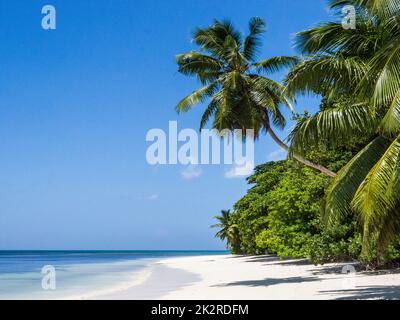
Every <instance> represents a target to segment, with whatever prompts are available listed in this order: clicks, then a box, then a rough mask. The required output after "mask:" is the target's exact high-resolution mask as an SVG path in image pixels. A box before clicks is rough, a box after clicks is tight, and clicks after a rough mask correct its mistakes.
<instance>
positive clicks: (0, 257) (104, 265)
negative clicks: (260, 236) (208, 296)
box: [0, 251, 226, 299]
mask: <svg viewBox="0 0 400 320" xmlns="http://www.w3.org/2000/svg"><path fill="white" fill-rule="evenodd" d="M214 254H215V255H217V254H226V252H225V251H0V299H59V298H69V297H77V296H82V295H86V294H88V295H90V294H91V293H93V292H99V291H102V290H103V291H104V290H110V289H112V288H117V287H118V286H121V284H124V283H126V282H127V281H131V282H132V281H135V276H137V277H138V278H139V275H140V273H141V272H143V271H144V270H145V269H146V267H148V265H149V264H150V263H151V262H154V261H157V260H159V259H161V258H168V257H178V256H194V255H214ZM44 266H50V269H47V270H55V277H54V278H51V279H50V280H49V282H46V283H47V285H48V286H49V284H52V283H55V285H56V290H44V289H43V286H42V282H43V281H42V280H43V277H44V276H45V275H48V276H52V275H53V274H52V273H50V274H49V273H42V271H43V272H44V271H45V270H43V267H44ZM52 268H54V269H52ZM53 279H55V282H53ZM48 286H47V287H48ZM45 287H46V285H45ZM47 289H49V288H47Z"/></svg>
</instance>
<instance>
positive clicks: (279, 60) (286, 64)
mask: <svg viewBox="0 0 400 320" xmlns="http://www.w3.org/2000/svg"><path fill="white" fill-rule="evenodd" d="M299 62H300V59H299V58H298V57H290V56H278V57H272V58H269V59H265V60H262V61H260V62H257V63H255V64H254V67H256V68H257V69H258V70H259V71H264V72H267V73H274V72H278V71H280V70H282V69H285V68H293V67H294V66H295V65H296V64H298V63H299Z"/></svg>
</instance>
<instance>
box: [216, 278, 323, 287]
mask: <svg viewBox="0 0 400 320" xmlns="http://www.w3.org/2000/svg"><path fill="white" fill-rule="evenodd" d="M320 280H321V279H319V278H317V277H289V278H266V279H262V280H246V281H235V282H230V283H224V284H219V285H215V286H213V287H233V286H249V287H268V286H273V285H278V284H284V283H303V282H312V281H320Z"/></svg>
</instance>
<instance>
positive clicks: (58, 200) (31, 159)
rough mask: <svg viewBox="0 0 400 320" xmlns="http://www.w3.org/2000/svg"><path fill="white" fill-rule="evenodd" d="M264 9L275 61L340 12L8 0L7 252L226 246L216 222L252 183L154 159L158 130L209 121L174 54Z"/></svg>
mask: <svg viewBox="0 0 400 320" xmlns="http://www.w3.org/2000/svg"><path fill="white" fill-rule="evenodd" d="M45 4H52V5H54V6H55V7H56V10H57V29H56V30H54V31H45V30H43V29H42V28H41V19H42V15H41V8H42V6H43V5H45ZM253 16H260V17H262V18H264V19H265V20H266V22H267V26H268V33H267V34H266V36H265V45H264V47H263V50H262V54H261V55H260V56H261V57H263V58H266V57H269V56H274V55H290V54H293V53H294V51H293V49H292V38H293V34H294V33H295V32H297V31H300V30H302V29H305V28H307V27H310V26H312V25H315V24H316V23H318V22H319V21H321V20H326V19H327V18H328V12H327V9H326V3H325V1H324V0H304V1H295V0H247V1H237V0H230V1H215V0H211V1H209V0H203V1H193V0H192V1H186V0H168V1H164V0H158V1H141V2H136V1H130V0H113V1H110V0H96V1H93V0H80V1H77V0H74V1H67V0H62V1H61V0H47V1H37V0H31V1H25V0H13V1H11V0H1V1H0V38H1V43H2V45H1V49H0V64H1V67H0V69H1V72H0V155H1V156H0V249H223V245H222V243H221V242H220V241H219V240H217V239H214V237H213V234H214V232H215V230H212V229H210V228H209V226H210V225H211V224H212V223H213V222H214V221H213V216H215V215H216V214H218V213H219V211H220V209H228V208H230V207H231V206H232V204H233V203H234V202H235V201H236V200H238V199H239V198H240V197H241V196H242V195H243V194H244V193H245V192H246V190H247V188H248V186H247V184H246V181H245V178H237V179H227V178H226V177H225V174H226V171H227V170H228V169H229V168H226V167H225V166H223V165H221V166H204V167H202V168H201V170H202V171H201V174H200V175H199V176H198V177H195V178H192V179H187V178H185V177H184V176H183V175H182V170H184V169H185V168H183V167H182V166H158V167H152V166H149V165H148V164H147V162H146V158H145V153H146V148H147V146H148V145H149V144H148V143H146V141H145V136H146V133H147V131H148V130H149V129H152V128H162V129H166V128H167V127H168V121H171V120H178V126H179V128H180V129H182V128H195V129H197V128H198V122H199V119H200V116H201V111H202V107H201V106H199V107H196V108H195V110H194V111H193V112H191V113H188V114H185V115H177V114H176V113H175V111H174V106H175V105H176V103H177V102H178V101H179V100H180V98H182V97H183V96H185V95H186V94H188V93H190V92H191V91H193V90H194V89H196V88H197V87H198V84H197V83H196V81H195V80H193V79H188V78H185V77H184V76H182V75H180V74H178V73H177V71H176V65H175V63H174V56H175V54H178V53H183V52H187V51H190V50H192V49H195V47H194V46H193V44H191V41H190V40H191V31H192V30H193V29H194V28H195V27H196V26H207V25H208V24H209V23H210V22H211V21H212V19H214V18H221V19H222V18H229V19H231V20H232V21H233V22H234V23H235V25H236V26H237V27H238V28H239V29H240V30H241V31H242V32H246V31H247V22H248V20H249V18H250V17H253ZM276 79H279V77H278V76H277V78H276ZM316 106H317V100H316V99H300V100H299V103H298V106H297V107H296V108H297V110H298V111H299V112H301V111H302V110H304V108H307V109H308V110H311V111H315V110H316ZM288 127H290V124H289V126H288ZM281 136H282V137H284V136H285V132H282V133H281ZM255 150H256V163H257V164H260V163H263V162H266V161H267V160H270V159H275V158H279V157H282V153H280V152H278V150H279V148H278V147H277V146H276V145H275V144H274V143H273V142H272V141H271V140H270V138H268V137H262V138H261V139H260V141H259V142H257V144H256V149H255Z"/></svg>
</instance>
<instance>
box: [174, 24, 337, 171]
mask: <svg viewBox="0 0 400 320" xmlns="http://www.w3.org/2000/svg"><path fill="white" fill-rule="evenodd" d="M264 32H265V23H264V21H263V20H262V19H261V18H252V19H251V20H250V22H249V34H248V36H247V37H245V38H244V39H243V37H242V35H241V34H240V33H239V32H238V31H237V30H236V29H235V28H234V27H233V26H232V24H231V23H230V22H229V21H218V20H215V21H214V23H213V24H212V25H211V26H210V27H208V28H198V29H196V30H195V32H194V35H193V41H194V43H195V44H196V45H198V46H199V47H200V51H191V52H188V53H185V54H180V55H178V56H177V57H176V62H177V64H178V67H179V72H180V73H182V74H184V75H187V76H194V77H196V78H197V79H198V81H199V82H200V83H201V84H202V87H201V88H200V89H197V90H196V91H194V92H193V93H191V94H190V95H188V96H187V97H185V98H183V99H182V100H181V101H180V102H179V103H178V105H177V107H176V109H177V111H178V112H179V113H181V112H187V111H189V110H190V109H191V108H192V107H193V106H194V105H196V104H198V103H204V102H206V101H209V103H208V105H207V107H206V109H205V111H204V113H203V116H202V119H201V121H200V129H202V128H204V126H205V125H206V124H207V123H208V121H210V120H211V119H213V120H212V127H213V128H214V129H217V130H218V131H219V132H223V130H225V129H229V130H237V129H239V130H241V131H242V133H243V134H246V130H247V129H253V130H254V138H258V137H259V135H260V133H261V132H263V131H264V132H267V133H269V134H270V136H271V137H272V138H273V139H274V141H275V142H277V143H278V144H279V145H280V146H281V147H282V148H283V149H285V150H288V146H287V145H286V144H285V143H284V142H282V141H281V140H280V139H279V138H278V136H277V135H276V134H275V132H274V131H273V130H272V125H274V126H276V127H278V128H283V127H284V126H285V118H284V116H283V114H282V112H281V107H282V106H283V107H286V108H288V109H290V110H291V111H293V108H292V105H291V101H292V98H293V97H292V96H291V95H289V94H284V87H283V86H282V85H281V84H279V83H278V82H276V81H274V80H272V79H270V78H268V77H265V76H262V75H261V74H262V73H266V74H270V73H273V72H276V71H278V70H280V69H282V68H290V67H292V66H294V65H295V64H297V63H298V59H297V58H295V57H289V56H280V57H273V58H269V59H266V60H262V61H256V59H257V55H258V53H259V50H260V46H261V35H262V34H263V33H264ZM294 157H295V158H296V159H297V160H299V161H300V162H302V163H304V164H306V165H308V166H310V167H313V168H314V169H317V170H319V171H321V172H323V173H325V174H327V175H330V176H335V173H334V172H332V171H330V170H328V169H326V168H324V167H322V166H319V165H316V164H313V163H311V162H310V161H308V160H306V159H305V158H303V157H302V156H298V155H296V154H295V155H294Z"/></svg>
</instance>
